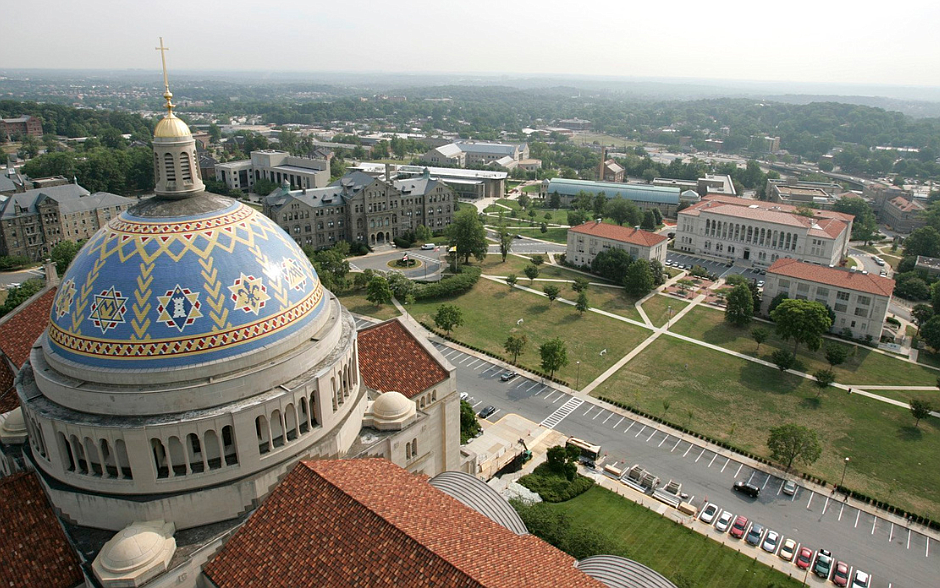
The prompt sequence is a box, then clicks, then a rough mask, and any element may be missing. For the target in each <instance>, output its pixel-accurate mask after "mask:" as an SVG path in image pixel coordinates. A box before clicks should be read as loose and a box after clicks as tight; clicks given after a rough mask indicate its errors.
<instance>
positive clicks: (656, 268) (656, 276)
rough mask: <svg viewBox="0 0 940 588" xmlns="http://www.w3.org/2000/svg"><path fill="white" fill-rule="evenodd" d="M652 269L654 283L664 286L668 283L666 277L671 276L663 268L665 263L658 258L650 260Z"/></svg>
mask: <svg viewBox="0 0 940 588" xmlns="http://www.w3.org/2000/svg"><path fill="white" fill-rule="evenodd" d="M650 271H651V272H653V285H654V286H662V285H663V284H665V283H666V278H668V277H669V276H668V275H667V274H666V270H665V269H663V264H662V262H661V261H659V260H658V259H651V260H650Z"/></svg>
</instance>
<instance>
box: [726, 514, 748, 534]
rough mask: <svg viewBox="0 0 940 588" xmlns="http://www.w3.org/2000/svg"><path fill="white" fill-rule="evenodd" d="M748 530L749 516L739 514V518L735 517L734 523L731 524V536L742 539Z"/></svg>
mask: <svg viewBox="0 0 940 588" xmlns="http://www.w3.org/2000/svg"><path fill="white" fill-rule="evenodd" d="M746 530H747V517H745V516H738V518H736V519H734V524H733V525H731V531H729V532H730V533H731V536H732V537H734V538H735V539H740V538H741V537H744V532H745V531H746Z"/></svg>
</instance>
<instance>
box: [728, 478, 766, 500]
mask: <svg viewBox="0 0 940 588" xmlns="http://www.w3.org/2000/svg"><path fill="white" fill-rule="evenodd" d="M732 489H733V490H734V491H735V492H741V493H743V494H747V495H748V496H750V497H751V498H757V497H758V496H760V488H758V487H757V486H755V485H754V484H749V483H748V482H744V481H738V482H735V483H734V486H733V487H732Z"/></svg>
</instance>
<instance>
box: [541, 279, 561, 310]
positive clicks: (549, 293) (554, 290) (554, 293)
mask: <svg viewBox="0 0 940 588" xmlns="http://www.w3.org/2000/svg"><path fill="white" fill-rule="evenodd" d="M542 292H545V296H546V298H548V304H549V306H550V305H551V304H552V302H555V299H556V298H558V294H560V293H561V290H560V289H559V288H558V286H556V285H554V284H547V285H546V286H545V287H544V288H542Z"/></svg>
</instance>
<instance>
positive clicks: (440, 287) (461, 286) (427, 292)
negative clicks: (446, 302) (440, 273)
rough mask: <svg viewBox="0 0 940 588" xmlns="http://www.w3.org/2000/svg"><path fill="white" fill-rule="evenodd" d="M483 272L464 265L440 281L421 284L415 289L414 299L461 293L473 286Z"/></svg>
mask: <svg viewBox="0 0 940 588" xmlns="http://www.w3.org/2000/svg"><path fill="white" fill-rule="evenodd" d="M482 273H483V270H481V269H480V268H478V267H472V266H470V267H464V268H463V271H461V272H460V273H459V274H456V275H453V276H451V277H449V278H444V279H442V280H441V281H440V282H430V283H427V284H421V285H419V286H418V287H417V288H416V289H415V294H414V295H415V300H428V299H431V298H442V297H445V296H456V295H457V294H463V293H464V292H467V291H468V290H470V288H473V287H474V286H475V285H476V283H477V281H478V280H479V279H480V274H482Z"/></svg>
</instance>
